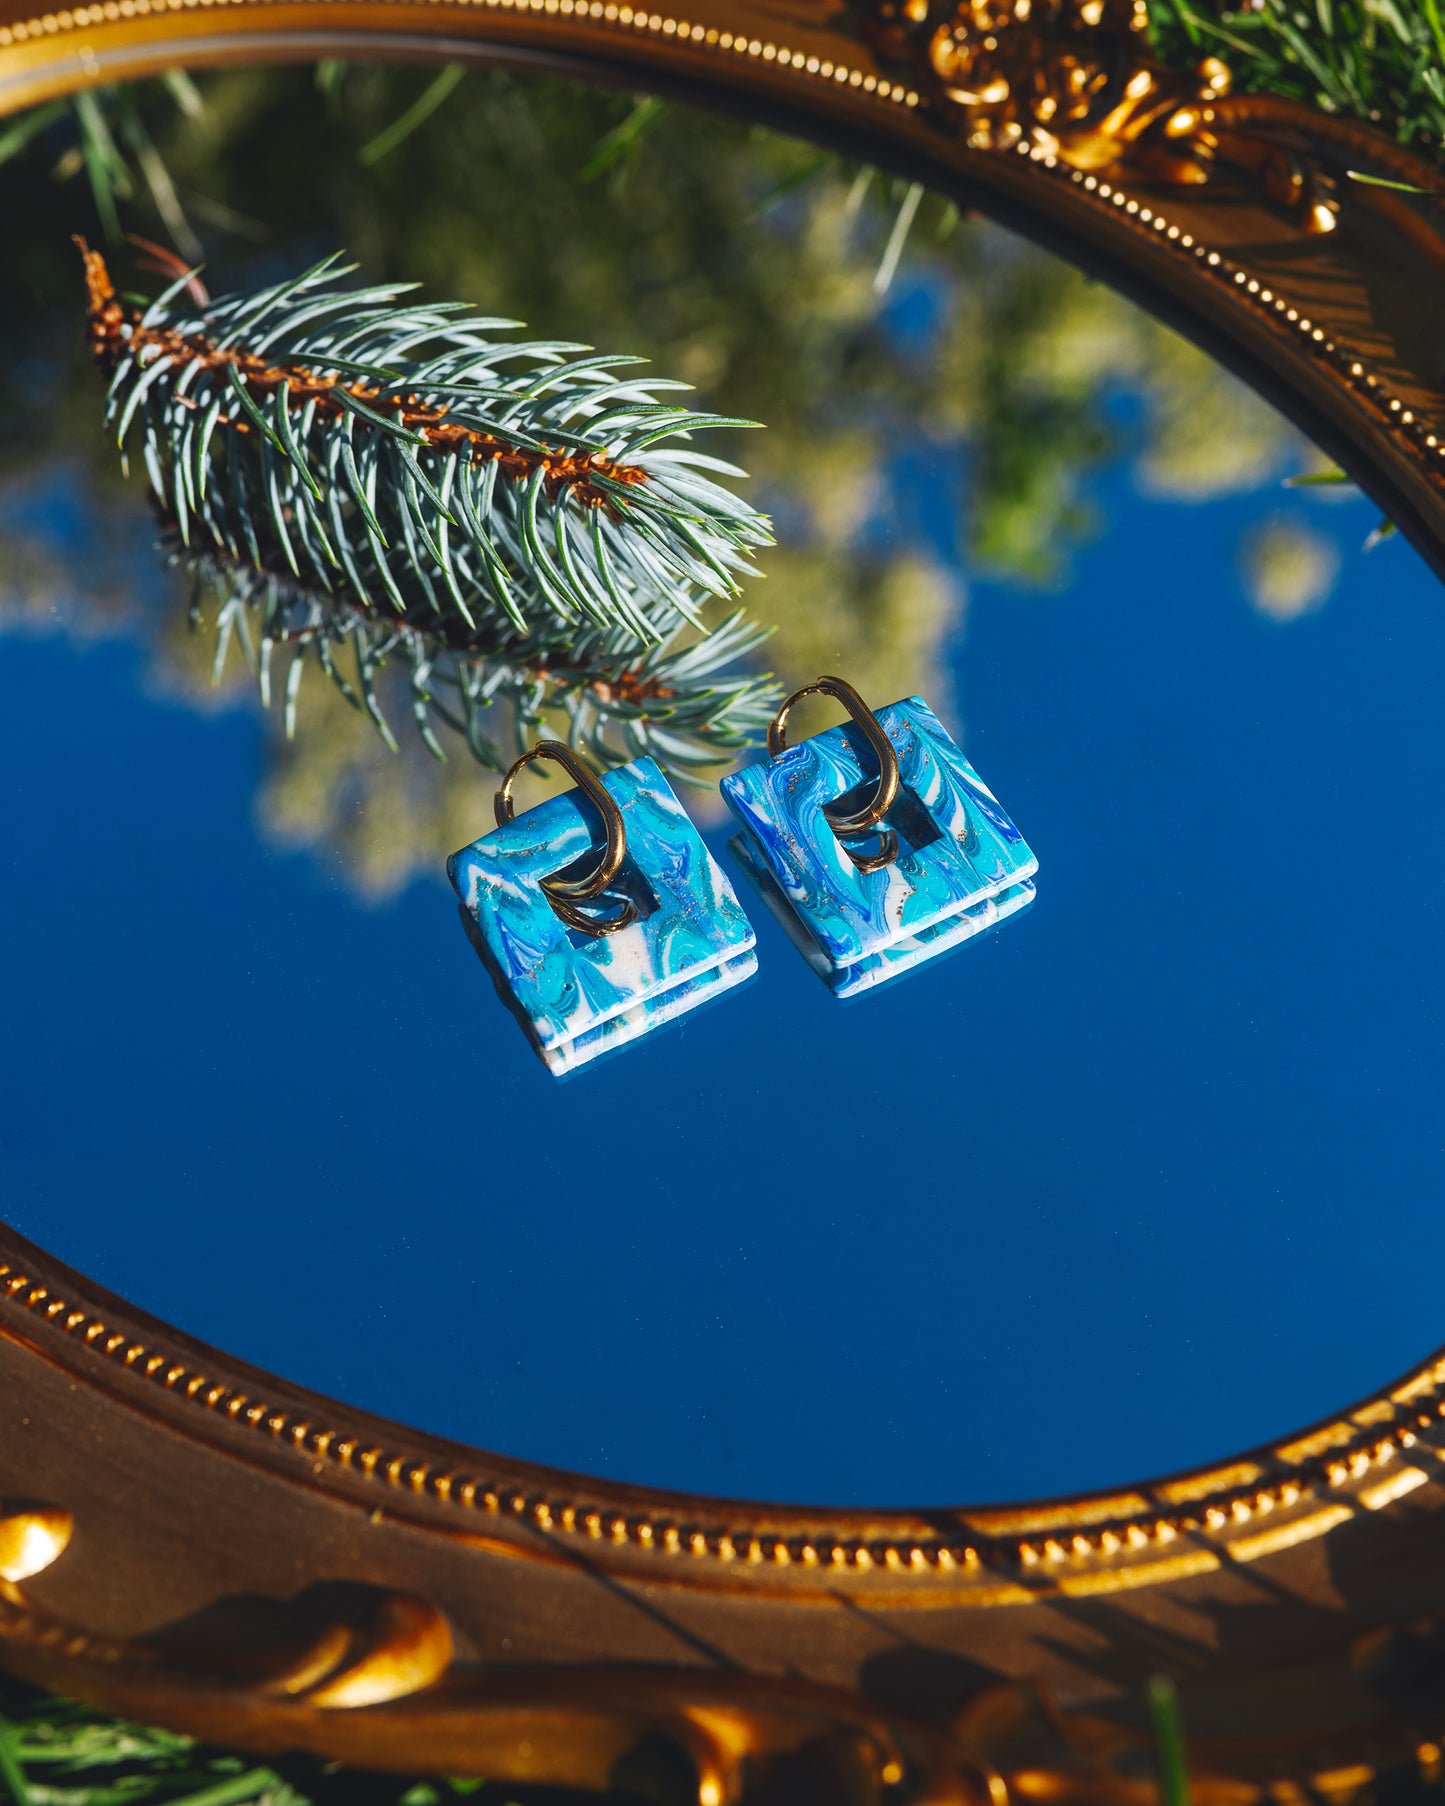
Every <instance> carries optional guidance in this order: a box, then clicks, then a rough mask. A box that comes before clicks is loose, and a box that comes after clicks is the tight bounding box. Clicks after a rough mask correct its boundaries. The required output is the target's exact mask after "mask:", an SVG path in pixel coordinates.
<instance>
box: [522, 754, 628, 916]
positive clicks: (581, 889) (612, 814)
mask: <svg viewBox="0 0 1445 1806" xmlns="http://www.w3.org/2000/svg"><path fill="white" fill-rule="evenodd" d="M534 759H548V760H550V761H551V762H552V764H554V765H560V766H561V767H562V769H563V771H565V772H566V773H567V775H568V777H570V778H571V779H572V781H573V783H575V784H576V786H577V788H578V789H579V790H580V791H581V792H582V793H583V795H584V796H585V797H586V798H587V799H588V801H589V802H590V803H592V805H593V806H594V807H595V809H596V810H597V813H598V814H599V815H600V816H601V817H602V826H603V830H604V831H605V833H606V836H607V844H606V846H605V848H604V849H603V853H602V857H601V858H600V859H599V860H598V862H597V864H596V866H595V867H594V869H593V870H592V871H591V872H589V873H588V874H587V876H586V877H585V878H544V879H543V880H542V889H543V890H544V891H546V893H547V897H548V900H549V901H550V902H551V905H552V907H553V909H555V910H556V912H557V914H558V915H559V916H560V917H561V918H562V920H563V921H564V922H565V923H566V924H567V926H568V927H569V928H575V929H577V930H578V932H579V933H582V934H616V932H617V930H618V929H619V928H626V927H627V926H628V925H629V923H632V922H635V921H636V920H637V905H636V904H635V903H634V902H633V901H632V899H631V898H630V897H626V898H624V899H623V902H622V908H621V909H620V910H619V911H618V913H617V914H616V915H615V916H604V917H600V918H599V917H596V916H589V915H584V914H583V912H582V911H581V910H580V909H578V908H577V907H576V906H577V904H579V903H589V902H591V901H593V899H595V898H597V897H600V896H601V895H602V893H603V892H604V891H605V890H606V889H607V887H608V885H609V884H611V882H612V880H613V879H614V878H615V877H616V876H617V874H618V872H619V871H621V869H622V861H623V860H624V859H625V858H626V857H627V828H626V825H625V824H624V822H623V820H622V811H621V810H620V809H619V808H618V807H617V804H616V803H615V802H614V801H613V799H612V796H611V793H610V792H609V791H608V789H607V787H606V786H605V785H604V784H602V783H601V782H600V781H599V780H598V778H597V777H596V776H595V775H594V773H593V772H591V771H590V770H589V769H588V768H587V766H585V765H584V764H583V763H582V761H581V760H580V759H579V758H578V757H577V755H576V753H574V752H573V750H572V748H571V747H570V746H566V745H564V744H563V742H562V741H560V740H539V741H538V742H537V744H536V745H535V746H534V747H532V748H531V750H530V751H528V752H524V753H523V754H522V756H521V758H519V759H514V760H513V761H512V763H511V764H510V765H509V766H508V767H507V773H506V776H505V777H504V778H503V779H502V783H501V788H500V789H499V790H498V791H497V795H496V799H495V801H494V802H493V805H492V808H493V812H494V814H495V815H496V818H497V826H498V827H499V828H505V827H506V825H507V823H508V822H509V821H511V820H512V817H513V813H514V811H513V808H512V784H513V782H514V781H515V780H516V778H517V775H518V773H519V772H521V771H522V770H523V769H524V768H525V767H526V766H528V765H530V764H531V763H532V762H533V760H534Z"/></svg>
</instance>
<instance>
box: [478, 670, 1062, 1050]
mask: <svg viewBox="0 0 1445 1806" xmlns="http://www.w3.org/2000/svg"><path fill="white" fill-rule="evenodd" d="M814 694H824V695H829V696H833V697H836V698H837V700H838V701H840V702H842V703H843V705H844V706H845V707H846V709H847V710H848V714H849V717H850V719H849V720H847V721H845V722H843V723H842V724H841V725H840V726H838V727H835V728H830V729H828V731H827V732H826V733H822V734H817V735H815V736H814V737H813V738H812V739H810V740H804V741H801V742H800V743H799V744H798V745H796V746H789V745H788V743H787V737H786V729H787V719H788V714H789V712H790V710H791V709H792V708H793V706H794V705H795V704H796V703H797V702H798V701H800V700H801V698H803V697H804V696H810V695H814ZM768 752H769V755H770V756H769V758H768V759H767V760H766V761H763V762H760V763H758V764H755V765H750V766H747V767H745V768H744V769H743V770H742V771H739V772H735V773H733V774H732V775H731V776H729V777H726V778H724V779H723V781H722V794H723V797H724V800H725V801H726V802H727V804H728V807H729V808H730V809H731V810H732V812H733V814H734V815H735V816H736V818H737V820H738V822H739V823H740V825H741V829H742V832H741V833H739V834H738V835H737V836H735V837H734V839H733V840H732V841H731V842H730V843H729V850H730V851H731V852H732V853H733V855H734V857H735V858H736V859H737V861H738V863H739V865H740V866H741V867H742V869H743V871H744V872H745V873H746V874H747V876H748V877H749V879H750V880H751V881H752V883H753V884H754V886H755V887H756V889H757V890H758V891H759V893H760V894H761V896H762V897H763V900H764V901H765V902H766V903H767V904H768V906H769V908H770V909H771V910H772V911H773V913H774V915H776V916H777V918H778V920H779V921H780V922H781V924H782V926H783V927H784V929H785V930H786V931H787V933H788V935H789V937H790V938H791V939H792V941H793V942H794V944H795V945H796V946H797V947H798V948H799V950H800V951H801V952H802V953H803V955H804V957H805V958H806V959H807V960H808V962H809V964H810V965H811V966H812V967H813V968H814V970H815V971H817V972H818V973H819V975H820V976H821V977H822V978H823V980H824V982H825V983H826V984H827V985H828V986H829V988H830V989H831V990H832V991H833V992H834V993H835V995H837V996H839V997H852V996H855V995H857V994H858V993H859V992H861V991H866V990H868V989H870V988H871V987H872V986H874V985H878V984H881V983H884V982H885V981H886V980H888V979H891V978H896V977H899V976H901V975H902V974H903V973H904V972H907V971H910V970H912V968H913V967H915V966H917V965H919V964H920V963H921V962H922V961H924V960H927V959H932V958H933V957H935V956H936V955H937V954H940V953H943V952H945V951H946V950H947V949H949V948H951V947H955V946H957V945H958V944H959V943H960V942H962V941H965V940H968V939H970V938H971V937H972V936H973V935H976V934H979V933H981V932H982V931H983V930H984V929H986V928H990V927H992V926H993V925H994V923H996V922H1000V921H1003V920H1004V919H1005V918H1006V917H1008V916H1011V915H1014V914H1016V913H1017V912H1018V911H1019V910H1021V909H1023V908H1025V907H1026V906H1027V905H1028V904H1029V903H1031V902H1032V901H1033V896H1034V885H1033V874H1034V873H1035V872H1036V871H1037V869H1038V861H1037V860H1036V859H1035V858H1034V856H1033V854H1032V853H1031V852H1030V851H1029V849H1028V847H1027V846H1026V845H1025V844H1024V841H1023V838H1022V836H1021V835H1020V834H1019V831H1018V829H1017V828H1016V827H1015V826H1014V824H1013V823H1012V821H1010V820H1009V818H1008V816H1007V815H1006V814H1005V813H1004V811H1003V810H1002V809H1001V808H1000V807H999V804H998V801H997V799H996V798H995V797H994V795H993V793H992V792H991V791H990V790H989V789H988V788H987V787H986V786H985V785H984V784H983V782H982V781H981V779H980V778H979V776H978V773H977V772H976V771H975V770H974V769H973V767H972V766H971V765H970V764H969V762H968V760H967V759H965V758H964V756H963V754H962V752H960V750H959V749H958V747H957V746H956V745H955V744H954V742H953V741H952V739H951V738H950V737H949V735H948V733H947V732H946V731H945V729H944V728H943V726H942V724H941V723H940V722H939V720H938V718H937V716H936V715H934V713H933V711H932V710H931V709H930V708H929V707H928V705H927V703H925V702H924V701H923V700H922V699H921V698H920V697H917V696H914V697H911V698H909V699H908V700H907V701H904V702H895V703H893V704H891V705H890V706H889V707H888V708H884V709H880V710H878V712H877V713H876V714H874V713H873V712H872V711H871V710H870V709H869V708H868V706H867V704H866V703H865V702H864V701H863V699H862V697H860V696H859V694H858V692H857V691H856V690H855V689H854V688H853V687H852V685H851V684H848V683H845V682H844V681H843V679H842V678H838V677H820V678H819V679H818V680H817V681H816V682H815V683H811V684H807V685H805V686H804V687H803V688H802V689H801V690H797V691H795V692H794V694H793V695H792V696H790V697H789V698H788V700H787V701H786V702H785V703H784V704H783V706H782V708H781V709H779V711H778V713H777V715H776V717H775V718H774V720H773V723H772V725H771V727H770V728H769V730H768ZM534 759H548V760H552V761H554V762H555V763H557V764H558V765H560V766H561V767H562V768H563V769H564V770H565V771H566V772H567V773H568V775H569V776H570V777H571V778H572V779H573V780H574V782H575V783H576V786H577V788H576V789H575V790H570V791H567V792H566V793H564V794H563V795H561V796H555V797H551V798H549V799H548V801H546V802H544V803H540V804H538V806H537V807H536V808H534V809H529V810H528V811H527V812H526V813H525V814H524V815H520V816H514V814H513V810H512V798H511V792H512V785H513V783H514V781H515V779H516V777H517V774H518V773H519V772H520V771H521V770H522V769H523V767H524V766H526V765H527V764H529V763H530V762H531V761H533V760H534ZM496 817H497V829H496V831H495V832H494V833H491V834H487V835H484V836H483V837H482V838H481V839H480V840H477V841H475V842H473V844H472V845H471V846H469V847H464V848H463V849H462V850H461V852H459V853H454V854H453V855H452V856H451V858H450V859H449V860H448V861H447V871H448V874H449V875H450V877H451V881H452V884H453V885H454V886H455V888H456V891H457V894H458V896H459V897H460V898H461V904H462V919H463V921H464V923H465V924H466V927H467V931H468V933H469V934H470V936H471V938H472V940H473V942H474V944H475V945H476V948H477V950H478V952H479V953H480V954H481V956H482V959H483V961H484V962H485V964H486V965H487V968H488V970H489V971H490V972H491V974H492V978H493V981H494V983H495V984H496V986H497V990H498V992H499V994H500V995H501V997H502V999H503V1001H504V1002H506V1003H507V1004H508V1006H509V1007H510V1008H511V1009H512V1010H513V1013H514V1014H516V1015H517V1017H518V1018H519V1020H520V1021H521V1023H522V1026H523V1027H524V1028H525V1029H526V1030H527V1032H528V1034H529V1036H530V1037H531V1039H532V1042H533V1044H534V1046H535V1047H536V1048H537V1050H538V1052H539V1053H540V1054H541V1056H542V1058H543V1060H544V1061H545V1062H546V1064H547V1066H548V1068H549V1069H550V1070H551V1071H552V1072H554V1073H558V1074H561V1073H565V1072H570V1071H572V1070H574V1069H575V1068H576V1067H578V1066H582V1065H584V1064H586V1062H587V1061H589V1060H592V1059H595V1058H596V1057H597V1056H598V1055H599V1054H602V1053H608V1052H611V1051H613V1050H614V1049H615V1048H618V1047H621V1046H624V1045H625V1044H626V1043H627V1042H629V1041H633V1040H636V1039H637V1037H638V1036H639V1035H642V1034H645V1033H647V1032H648V1031H649V1030H651V1029H653V1028H657V1027H660V1026H661V1024H663V1023H664V1022H669V1021H671V1020H672V1019H673V1018H674V1017H676V1016H680V1015H682V1014H683V1013H684V1012H685V1011H687V1010H690V1009H693V1008H695V1007H696V1006H697V1005H699V1004H703V1003H707V1002H709V1001H711V1000H712V999H713V998H714V997H718V996H720V995H721V994H722V993H723V992H724V991H727V990H729V989H731V988H732V986H734V985H736V984H741V983H742V982H743V980H744V979H747V978H750V977H751V976H752V975H753V973H754V972H755V971H756V970H757V963H758V962H757V954H756V952H755V950H754V943H755V938H756V937H755V936H754V933H753V927H752V924H751V922H749V920H748V918H747V916H746V915H745V914H744V913H743V910H742V907H741V906H740V904H739V903H738V900H737V897H736V895H735V894H734V892H733V889H732V886H731V885H730V884H729V883H728V881H727V879H726V877H725V876H724V875H723V872H722V870H721V868H720V867H719V866H718V864H717V861H716V860H715V859H714V858H713V856H712V854H711V853H710V852H709V851H708V849H707V847H706V846H705V845H704V843H703V840H702V837H701V836H700V835H699V833H698V831H697V829H696V828H695V827H694V826H693V824H692V822H691V820H690V819H689V817H688V816H687V814H686V812H685V811H684V809H683V807H682V805H681V804H680V803H679V802H678V800H677V798H676V796H675V795H674V794H673V792H672V789H671V786H670V785H669V784H668V782H667V780H666V778H664V777H663V775H662V773H661V771H660V770H659V769H658V767H657V765H656V764H655V763H654V762H653V760H651V759H650V758H643V759H636V760H634V761H633V762H632V763H631V764H630V765H624V766H622V767H621V768H620V769H618V770H616V771H612V772H609V773H607V775H606V776H605V777H602V778H600V779H599V778H597V777H596V776H594V775H593V773H592V772H591V771H590V770H589V769H588V768H587V767H586V766H585V765H584V764H583V763H582V762H581V761H580V760H579V759H578V758H577V756H576V754H574V753H573V752H572V750H571V749H570V748H569V747H567V746H564V745H562V744H561V742H559V741H555V740H543V741H540V742H539V743H538V744H537V745H536V746H534V747H533V748H532V749H531V751H530V752H527V753H524V754H523V755H522V757H521V758H520V759H518V760H517V761H516V762H515V764H513V766H512V767H511V769H510V770H509V771H508V772H507V774H506V776H505V777H504V778H503V780H502V786H501V789H500V790H499V791H498V792H497V797H496ZM599 826H600V828H601V844H600V848H599V840H598V829H599Z"/></svg>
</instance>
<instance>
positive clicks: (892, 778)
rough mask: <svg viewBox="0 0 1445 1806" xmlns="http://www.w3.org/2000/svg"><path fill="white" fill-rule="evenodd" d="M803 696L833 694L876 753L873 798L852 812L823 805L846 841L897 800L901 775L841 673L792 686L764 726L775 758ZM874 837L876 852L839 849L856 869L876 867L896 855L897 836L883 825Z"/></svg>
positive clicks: (890, 751) (783, 748) (784, 743)
mask: <svg viewBox="0 0 1445 1806" xmlns="http://www.w3.org/2000/svg"><path fill="white" fill-rule="evenodd" d="M805 696H832V697H835V698H836V699H837V701H839V702H841V703H842V705H843V707H844V708H845V709H847V711H848V713H849V714H850V715H851V716H852V717H853V719H854V720H855V721H856V722H857V723H858V726H859V727H860V728H861V729H862V730H863V733H864V735H865V736H866V738H867V741H868V744H869V745H870V746H871V747H872V748H873V751H874V753H875V754H876V755H877V758H878V786H877V788H876V789H875V791H874V792H873V800H872V802H870V803H869V805H868V806H867V808H866V809H860V810H858V811H857V813H856V814H853V815H838V814H837V813H836V812H835V811H834V809H832V808H825V809H824V811H823V813H824V814H825V815H826V816H827V817H828V823H829V826H830V827H831V828H832V830H833V832H834V833H835V834H836V835H837V836H838V838H839V839H840V840H843V841H847V840H849V839H852V838H854V837H856V836H857V835H860V834H867V833H869V832H871V831H872V830H873V829H874V828H876V827H877V826H878V824H879V822H881V821H882V819H883V817H884V816H885V815H886V814H887V813H888V811H889V810H890V809H891V808H892V807H893V805H894V803H895V802H896V801H897V800H898V789H899V785H900V783H901V779H900V777H899V772H898V754H897V753H896V752H895V751H894V750H893V742H892V741H891V740H890V739H889V738H888V736H887V734H885V733H884V731H883V729H882V728H881V727H880V726H879V723H878V717H877V716H876V715H875V714H874V713H873V711H872V709H870V708H869V707H868V704H867V703H866V702H864V700H863V698H862V697H861V696H860V695H859V694H858V692H857V691H856V690H855V689H854V688H853V686H852V684H850V683H849V682H847V680H846V679H844V678H841V677H819V678H816V679H815V680H814V681H813V682H812V683H810V684H804V685H803V687H802V689H801V690H794V691H793V693H792V695H791V696H790V697H789V698H788V699H787V701H786V702H785V703H784V704H783V706H782V707H781V708H780V709H779V710H778V712H777V714H776V715H774V717H773V719H772V722H771V724H770V725H769V727H768V751H769V752H770V753H771V754H772V756H773V757H774V758H775V759H776V758H777V757H778V755H779V754H780V753H784V752H786V751H787V750H788V740H787V722H788V711H789V710H790V709H791V708H792V706H793V704H794V703H795V702H801V701H802V699H803V698H804V697H805ZM878 838H879V841H880V843H881V844H880V847H879V850H878V851H877V852H876V853H872V854H867V855H864V854H859V853H855V852H854V851H853V850H852V848H851V847H848V846H845V847H844V849H843V850H844V851H845V852H846V853H847V855H848V857H849V858H850V859H851V860H852V861H853V863H854V865H856V866H857V867H858V870H859V871H860V872H876V871H879V870H880V869H881V868H882V867H883V866H885V865H891V864H892V863H893V861H894V860H895V859H896V858H897V857H898V836H897V835H896V834H895V833H894V832H893V830H892V828H884V829H883V830H882V831H881V832H880V834H879V837H878Z"/></svg>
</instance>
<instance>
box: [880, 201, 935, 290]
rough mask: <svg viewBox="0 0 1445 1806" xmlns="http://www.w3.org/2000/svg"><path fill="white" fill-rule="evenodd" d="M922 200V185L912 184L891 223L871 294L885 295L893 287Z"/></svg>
mask: <svg viewBox="0 0 1445 1806" xmlns="http://www.w3.org/2000/svg"><path fill="white" fill-rule="evenodd" d="M922 199H923V184H922V183H921V182H912V183H910V184H909V188H908V193H907V194H905V195H904V197H903V204H902V206H901V207H900V208H899V209H898V217H897V218H896V219H895V220H894V222H893V230H892V231H891V232H890V233H889V235H888V244H887V247H886V249H885V250H884V252H883V261H882V263H880V264H879V266H878V274H877V275H876V276H875V277H874V278H873V293H874V294H875V295H886V294H887V293H888V291H889V289H890V288H891V287H892V286H893V278H894V277H895V276H896V275H897V273H898V263H899V259H900V258H901V257H902V256H903V247H904V245H905V244H906V243H907V242H908V234H909V232H910V231H911V230H912V227H913V217H914V215H915V214H916V213H917V212H918V203H919V202H920V201H921V200H922Z"/></svg>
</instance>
